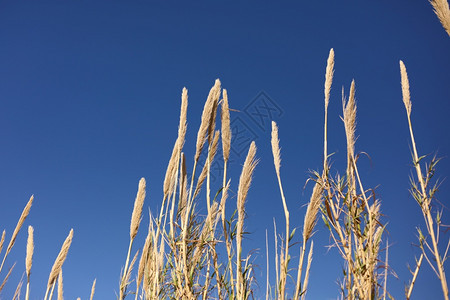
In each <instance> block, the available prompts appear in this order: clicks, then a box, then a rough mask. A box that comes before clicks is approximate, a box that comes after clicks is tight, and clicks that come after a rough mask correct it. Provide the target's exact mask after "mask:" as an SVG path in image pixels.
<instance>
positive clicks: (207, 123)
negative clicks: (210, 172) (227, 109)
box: [195, 79, 220, 161]
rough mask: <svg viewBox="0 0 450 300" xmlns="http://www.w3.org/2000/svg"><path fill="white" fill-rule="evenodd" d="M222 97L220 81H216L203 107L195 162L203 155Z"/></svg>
mask: <svg viewBox="0 0 450 300" xmlns="http://www.w3.org/2000/svg"><path fill="white" fill-rule="evenodd" d="M219 96H220V80H219V79H216V82H215V84H214V86H213V87H212V88H211V90H210V92H209V95H208V98H207V99H206V102H205V106H204V107H203V112H202V119H201V124H200V128H199V130H198V133H197V144H196V151H195V161H198V159H199V158H200V154H201V153H202V150H203V146H204V145H205V138H206V136H207V134H208V132H210V129H211V119H212V118H213V117H214V112H213V110H214V108H215V107H217V106H216V104H215V102H217V100H218V98H219Z"/></svg>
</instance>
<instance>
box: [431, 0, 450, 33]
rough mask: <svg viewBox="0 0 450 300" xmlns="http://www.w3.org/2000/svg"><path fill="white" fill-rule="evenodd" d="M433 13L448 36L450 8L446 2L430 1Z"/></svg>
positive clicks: (443, 0)
mask: <svg viewBox="0 0 450 300" xmlns="http://www.w3.org/2000/svg"><path fill="white" fill-rule="evenodd" d="M430 3H431V5H432V6H433V11H434V13H435V14H436V16H437V17H438V18H439V21H441V24H442V27H444V29H445V31H447V34H448V35H449V36H450V8H449V5H448V2H447V1H446V0H430Z"/></svg>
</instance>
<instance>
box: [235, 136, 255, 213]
mask: <svg viewBox="0 0 450 300" xmlns="http://www.w3.org/2000/svg"><path fill="white" fill-rule="evenodd" d="M255 155H256V145H255V142H252V143H251V145H250V148H249V150H248V154H247V158H246V159H245V162H244V167H243V168H242V173H241V177H240V178H239V188H238V215H239V219H241V220H243V217H244V215H243V214H244V204H245V199H246V198H247V193H248V190H249V188H250V184H251V182H252V175H253V171H254V170H255V167H256V164H257V161H256V160H255Z"/></svg>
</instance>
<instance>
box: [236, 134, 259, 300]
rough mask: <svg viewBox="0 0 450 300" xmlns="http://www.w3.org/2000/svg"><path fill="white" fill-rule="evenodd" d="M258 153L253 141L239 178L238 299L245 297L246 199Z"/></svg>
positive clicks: (237, 231) (237, 226) (237, 236)
mask: <svg viewBox="0 0 450 300" xmlns="http://www.w3.org/2000/svg"><path fill="white" fill-rule="evenodd" d="M255 155H256V145H255V142H252V143H251V145H250V148H249V150H248V154H247V157H246V159H245V162H244V166H243V168H242V173H241V176H240V178H239V188H238V197H237V211H238V221H237V225H236V248H237V249H236V251H237V257H236V264H237V272H236V273H237V274H236V276H237V281H236V293H237V297H238V299H242V298H243V289H244V287H243V284H244V275H243V273H242V267H241V263H242V261H241V246H242V233H243V230H244V217H245V200H246V198H247V194H248V190H249V188H250V184H251V182H252V176H253V171H254V170H255V167H256V164H257V161H256V160H255Z"/></svg>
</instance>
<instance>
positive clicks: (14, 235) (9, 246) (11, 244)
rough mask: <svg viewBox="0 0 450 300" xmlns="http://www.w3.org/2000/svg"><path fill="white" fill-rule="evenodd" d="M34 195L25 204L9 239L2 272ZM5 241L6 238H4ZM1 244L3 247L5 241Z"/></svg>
mask: <svg viewBox="0 0 450 300" xmlns="http://www.w3.org/2000/svg"><path fill="white" fill-rule="evenodd" d="M33 199H34V196H31V197H30V200H28V203H27V205H25V208H24V209H23V211H22V214H21V215H20V218H19V221H18V222H17V225H16V228H14V231H13V234H12V236H11V240H10V241H9V244H8V247H7V248H6V252H5V255H4V256H3V260H2V264H1V265H0V272H1V271H2V269H3V265H4V264H5V260H6V257H8V254H9V252H11V249H12V247H13V246H14V243H15V242H16V238H17V235H18V234H19V231H20V229H21V228H22V225H23V223H24V222H25V219H26V218H27V216H28V214H29V213H30V209H31V205H32V204H33ZM2 240H3V241H4V239H3V238H2ZM1 245H2V247H3V242H1Z"/></svg>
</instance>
